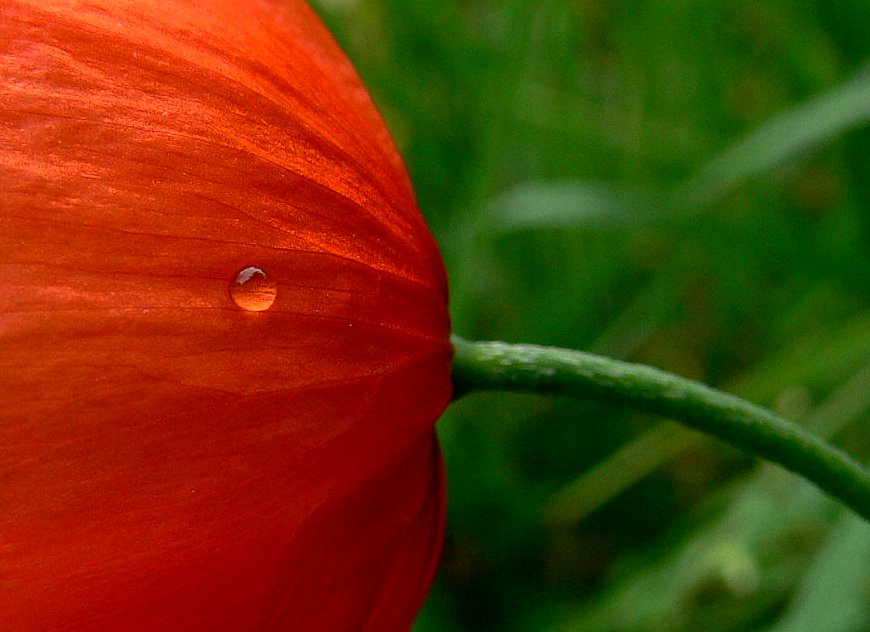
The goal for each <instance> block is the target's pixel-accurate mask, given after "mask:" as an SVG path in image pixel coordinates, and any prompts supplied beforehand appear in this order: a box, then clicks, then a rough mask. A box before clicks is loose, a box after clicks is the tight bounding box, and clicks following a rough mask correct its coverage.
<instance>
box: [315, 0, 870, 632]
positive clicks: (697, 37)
mask: <svg viewBox="0 0 870 632" xmlns="http://www.w3.org/2000/svg"><path fill="white" fill-rule="evenodd" d="M316 7H317V8H318V10H319V11H320V13H321V14H322V15H323V16H324V18H325V19H326V20H327V22H328V23H329V24H330V26H331V27H332V28H333V30H334V32H335V33H336V35H337V36H338V38H339V40H340V41H341V42H342V44H343V45H344V46H345V48H346V49H347V51H348V53H349V54H350V56H351V58H352V59H353V60H354V61H355V63H356V64H357V65H358V68H359V70H360V72H361V74H362V76H363V78H364V79H365V81H366V82H367V84H368V85H369V87H370V89H371V91H372V93H373V95H374V97H375V100H376V101H377V102H378V104H379V106H380V107H381V109H382V111H383V112H384V114H385V116H386V118H387V120H388V122H389V124H390V126H391V128H392V130H393V131H394V133H395V136H396V139H397V142H398V143H399V145H400V147H401V149H402V151H403V153H404V155H405V156H406V159H407V162H408V165H409V168H410V171H411V174H412V177H413V179H414V182H415V185H416V189H417V193H418V196H419V200H420V205H421V207H422V209H423V211H424V213H425V214H426V215H427V217H428V219H429V222H430V225H431V226H432V229H433V231H434V232H435V234H436V236H437V237H438V239H439V241H440V242H441V245H442V248H443V250H444V254H445V258H446V262H447V266H448V270H449V272H450V276H451V283H452V288H451V289H452V312H453V317H454V326H455V330H456V331H457V332H458V333H460V334H462V335H464V336H466V337H470V338H501V339H506V340H510V341H525V342H537V343H542V344H554V345H561V346H567V347H573V348H577V349H586V350H592V351H595V352H599V353H604V354H608V355H612V356H615V357H620V358H627V359H631V360H635V361H640V362H645V363H649V364H654V365H656V366H659V367H662V368H665V369H667V370H670V371H673V372H676V373H679V374H681V375H685V376H688V377H692V378H696V379H700V380H703V381H705V382H707V383H710V384H713V385H716V386H718V387H720V388H724V389H726V390H730V391H733V392H736V393H738V394H741V395H743V396H745V397H747V398H749V399H751V400H753V401H756V402H758V403H760V404H763V405H766V406H771V407H773V408H775V409H777V410H779V411H780V412H782V413H784V414H786V415H787V416H790V417H791V418H793V419H797V420H800V421H802V422H803V423H805V424H807V425H808V426H809V427H811V428H813V429H814V431H816V432H818V433H821V434H824V435H826V436H828V437H830V438H831V440H832V441H834V442H835V443H837V444H839V445H841V446H843V447H845V448H846V449H847V450H849V451H851V452H852V453H853V454H855V455H857V456H859V457H860V458H862V459H867V458H870V11H868V9H867V2H866V0H735V1H728V2H717V1H710V0H673V1H664V2H635V1H623V2H605V1H603V0H575V1H569V0H538V1H536V2H528V1H527V0H477V1H473V0H469V1H462V2H460V1H453V2H448V1H446V0H413V1H409V0H358V1H354V0H341V1H339V0H330V1H329V2H327V0H320V2H318V3H316ZM440 433H441V437H442V441H443V446H444V452H445V458H446V462H447V470H448V479H449V485H450V509H449V511H450V523H449V534H448V540H447V547H446V551H445V558H444V563H443V566H442V569H441V572H440V576H439V579H438V583H437V585H436V588H435V590H434V592H433V594H432V597H431V599H430V601H429V603H428V605H427V607H426V610H425V611H424V612H423V614H422V615H421V617H420V620H419V622H418V625H417V632H435V631H445V630H449V631H466V630H467V631H475V632H486V631H499V632H512V631H520V630H544V631H552V632H557V631H558V632H568V631H574V630H577V631H582V632H634V631H638V632H639V631H645V632H736V631H746V630H753V631H756V630H757V631H759V632H762V631H765V632H867V631H868V630H870V611H868V604H870V527H868V525H866V524H864V523H861V522H860V521H859V520H857V519H856V518H854V517H853V516H852V515H850V514H848V513H847V512H845V511H843V510H841V509H840V508H839V507H838V506H837V505H835V504H834V503H833V502H832V501H830V500H828V499H826V498H824V497H822V496H821V495H820V494H819V493H818V492H817V491H816V490H815V489H814V488H813V487H811V486H810V485H809V484H806V483H804V482H803V481H800V480H797V479H795V478H794V477H792V476H790V475H787V474H785V473H783V472H781V471H779V470H776V469H775V468H773V467H771V466H766V465H763V464H759V463H757V462H756V461H754V460H753V459H751V458H749V457H747V456H746V455H744V454H741V453H738V452H737V451H735V450H733V449H730V448H728V447H726V446H723V445H722V444H721V443H718V442H716V441H713V440H711V439H708V438H706V437H703V436H700V435H697V434H695V433H692V432H690V431H687V430H683V429H682V428H681V427H679V426H676V425H674V424H673V423H671V422H668V421H662V420H655V419H650V418H647V417H642V416H638V415H634V414H631V413H629V412H626V411H623V410H620V409H618V408H615V407H605V406H601V405H596V404H591V403H584V402H576V401H560V400H553V399H550V398H546V397H531V396H509V395H504V394H497V395H475V396H472V397H469V398H468V399H467V400H461V401H459V402H457V403H456V404H454V406H453V407H452V408H451V410H450V411H449V412H448V414H447V415H446V416H445V418H444V419H443V420H442V422H441V424H440Z"/></svg>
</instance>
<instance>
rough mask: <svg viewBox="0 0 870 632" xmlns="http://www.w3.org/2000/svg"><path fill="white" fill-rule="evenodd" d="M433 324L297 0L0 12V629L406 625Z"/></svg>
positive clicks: (328, 49)
mask: <svg viewBox="0 0 870 632" xmlns="http://www.w3.org/2000/svg"><path fill="white" fill-rule="evenodd" d="M446 303H447V290H446V280H445V275H444V271H443V266H442V262H441V259H440V255H439V253H438V250H437V247H436V245H435V243H434V241H433V240H432V238H431V236H430V235H429V232H428V230H427V228H426V226H425V224H424V222H423V219H422V217H421V216H420V214H419V212H418V210H417V208H416V204H415V201H414V197H413V192H412V190H411V187H410V183H409V180H408V177H407V175H406V173H405V170H404V167H403V166H402V162H401V159H400V157H399V156H398V153H397V152H396V150H395V147H394V146H393V144H392V142H391V140H390V138H389V135H388V133H387V131H386V129H385V127H384V125H383V123H382V122H381V119H380V117H379V116H378V114H377V111H376V110H375V108H374V107H373V106H372V104H371V102H370V100H369V98H368V96H367V94H366V92H365V90H364V88H363V87H362V85H361V84H360V82H359V79H358V78H357V76H356V74H355V73H354V71H353V69H352V67H351V66H350V64H349V63H348V61H347V60H346V59H345V57H344V56H343V54H342V53H341V52H340V51H339V49H338V48H337V46H336V45H335V43H334V42H333V40H332V38H331V37H330V35H329V34H328V33H327V32H326V30H325V29H324V27H323V26H322V25H321V23H320V22H319V20H318V19H317V18H316V17H315V16H314V14H313V13H312V12H311V10H310V9H309V8H308V6H307V5H306V4H305V3H304V2H301V1H298V0H249V1H246V2H236V1H235V0H206V1H203V2H190V1H187V0H161V1H159V2H158V1H156V0H88V1H87V2H78V1H70V0H40V1H38V2H37V1H36V0H32V1H31V0H0V379H2V384H3V386H2V388H0V507H2V508H3V511H2V512H0V630H3V631H6V632H19V631H27V632H30V631H32V630H52V631H54V630H70V631H73V630H74V631H76V632H88V631H97V630H99V631H104V630H124V631H133V632H135V631H142V632H145V631H148V632H153V631H155V630H161V631H168V632H172V631H178V632H181V631H184V632H196V631H206V630H208V631H220V630H227V631H233V632H245V631H254V630H314V631H318V630H324V631H326V630H329V631H331V630H345V629H346V630H371V631H379V632H380V631H387V632H389V631H390V630H405V629H407V628H408V627H409V625H410V623H411V621H412V620H413V617H414V615H415V614H416V611H417V609H418V608H419V606H420V604H421V602H422V600H423V598H424V596H425V593H426V591H427V589H428V586H429V583H430V581H431V577H432V573H433V572H434V567H435V564H436V561H437V557H438V553H439V548H440V538H441V531H442V528H443V483H442V473H441V466H440V459H439V456H438V452H437V446H436V445H435V440H434V435H433V425H434V422H435V420H436V419H437V417H438V416H439V415H440V413H441V412H442V411H443V409H444V407H445V406H446V405H447V402H448V401H449V399H450V396H451V387H450V380H449V372H450V359H451V349H450V344H449V338H448V336H449V319H448V315H447V309H446ZM253 312H258V313H256V314H254V313H253Z"/></svg>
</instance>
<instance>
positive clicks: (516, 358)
mask: <svg viewBox="0 0 870 632" xmlns="http://www.w3.org/2000/svg"><path fill="white" fill-rule="evenodd" d="M453 346H454V348H455V350H456V355H455V358H454V361H453V382H454V385H455V388H456V396H457V397H460V396H462V395H465V394H467V393H470V392H473V391H482V390H502V391H524V392H535V393H551V394H554V395H569V396H573V397H584V398H590V399H595V400H599V401H607V402H612V403H614V404H619V405H623V406H629V407H631V408H634V409H636V410H640V411H643V412H648V413H654V414H656V415H662V416H664V417H669V418H671V419H674V420H675V421H679V422H681V423H683V424H685V425H687V426H690V427H692V428H695V429H697V430H700V431H702V432H706V433H708V434H712V435H715V436H717V437H719V438H720V439H724V440H725V441H727V442H729V443H731V444H733V445H735V446H737V447H739V448H741V449H743V450H746V451H748V452H751V453H753V454H756V455H758V456H760V457H762V458H765V459H767V460H769V461H773V462H774V463H778V464H780V465H782V466H783V467H785V468H787V469H789V470H791V471H792V472H795V473H797V474H800V475H802V476H804V477H805V478H807V479H808V480H810V481H812V482H813V483H815V484H816V485H818V486H819V487H820V488H821V489H822V490H824V491H825V492H827V493H828V494H830V495H831V496H834V497H835V498H839V499H840V500H841V501H842V502H843V503H845V504H846V505H847V506H849V507H850V508H852V509H853V510H854V511H855V512H857V513H858V514H860V515H861V516H863V517H864V519H865V520H868V521H870V471H868V469H867V468H865V467H864V466H862V465H861V464H860V463H858V462H857V461H855V460H854V459H853V458H851V457H850V456H849V455H847V454H845V453H844V452H841V451H840V450H838V449H836V448H834V447H833V446H832V445H830V444H829V443H827V442H825V441H824V440H823V439H820V438H818V437H816V436H814V435H812V434H809V433H808V432H806V431H805V430H804V429H803V428H801V427H800V426H798V425H797V424H795V423H792V422H790V421H788V420H786V419H783V418H782V417H780V416H778V415H776V414H774V413H772V412H771V411H769V410H767V409H765V408H761V407H760V406H756V405H755V404H751V403H749V402H747V401H745V400H742V399H740V398H739V397H735V396H734V395H729V394H728V393H723V392H722V391H718V390H716V389H713V388H710V387H709V386H705V385H703V384H700V383H698V382H693V381H691V380H688V379H686V378H682V377H679V376H676V375H673V374H671V373H666V372H664V371H660V370H659V369H655V368H652V367H649V366H643V365H639V364H631V363H628V362H620V361H618V360H612V359H609V358H603V357H601V356H596V355H591V354H588V353H583V352H580V351H571V350H566V349H555V348H550V347H539V346H534V345H515V344H507V343H504V342H469V341H467V340H463V339H462V338H459V337H458V336H454V337H453Z"/></svg>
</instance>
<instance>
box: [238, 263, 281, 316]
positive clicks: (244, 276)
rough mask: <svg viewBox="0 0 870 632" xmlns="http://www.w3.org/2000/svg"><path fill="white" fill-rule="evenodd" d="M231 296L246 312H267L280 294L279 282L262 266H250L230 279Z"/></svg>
mask: <svg viewBox="0 0 870 632" xmlns="http://www.w3.org/2000/svg"><path fill="white" fill-rule="evenodd" d="M229 290H230V298H231V299H233V302H234V303H235V304H236V305H238V306H239V307H241V308H242V309H243V310H245V311H246V312H265V311H266V310H267V309H269V308H270V307H272V304H273V303H274V302H275V297H277V296H278V284H277V283H276V282H275V280H274V279H273V278H272V277H271V276H269V274H268V273H267V272H266V271H265V270H263V269H262V268H258V267H257V266H248V267H247V268H243V269H242V270H239V273H238V274H237V275H236V276H235V278H234V279H233V280H232V281H230V287H229Z"/></svg>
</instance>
